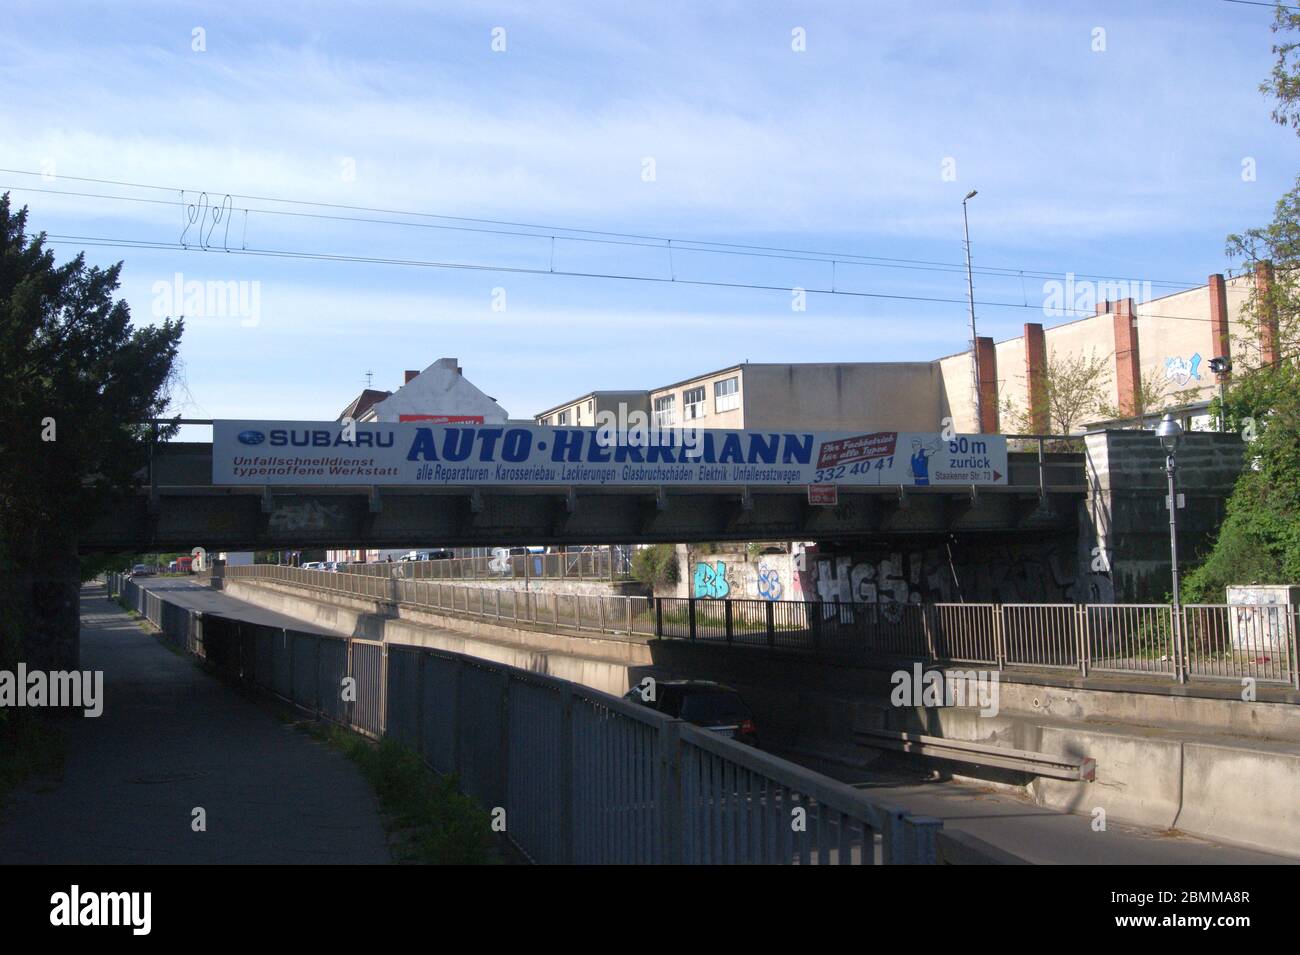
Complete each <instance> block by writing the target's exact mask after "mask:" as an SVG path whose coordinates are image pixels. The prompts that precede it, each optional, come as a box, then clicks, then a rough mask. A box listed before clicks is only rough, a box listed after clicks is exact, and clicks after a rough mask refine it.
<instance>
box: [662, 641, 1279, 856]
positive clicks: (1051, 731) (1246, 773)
mask: <svg viewBox="0 0 1300 955" xmlns="http://www.w3.org/2000/svg"><path fill="white" fill-rule="evenodd" d="M651 649H652V651H653V654H654V658H655V663H656V666H657V667H658V668H659V669H660V670H661V671H662V672H667V673H670V674H672V675H673V676H677V677H708V678H710V679H716V680H720V681H722V682H725V683H728V684H730V685H732V686H735V687H736V688H737V689H739V690H740V691H741V693H743V694H744V696H745V698H746V700H747V701H748V702H749V704H750V706H751V707H752V708H753V710H754V714H755V719H756V720H757V721H758V723H759V726H760V727H762V728H763V731H764V736H765V737H766V738H768V739H771V740H773V741H774V742H778V743H779V744H780V745H783V746H788V747H790V748H792V749H796V750H806V751H810V752H816V753H819V754H824V755H827V756H831V757H835V758H838V759H841V760H844V761H850V762H855V763H857V764H859V765H866V764H868V763H870V762H871V761H873V760H875V759H878V758H879V757H880V755H881V752H882V751H880V750H874V749H870V748H866V747H862V746H859V745H857V743H856V742H855V740H854V735H853V730H855V729H861V728H875V729H880V728H886V729H896V730H904V731H912V732H917V733H924V734H925V735H928V736H939V737H944V738H947V739H957V740H969V741H978V742H985V743H989V744H992V745H997V746H1002V747H1006V748H1010V749H1023V750H1029V751H1031V752H1041V753H1047V754H1051V755H1062V756H1064V755H1068V756H1090V757H1092V758H1093V759H1095V760H1096V761H1097V778H1096V780H1095V781H1093V782H1070V781H1067V780H1055V779H1044V778H1037V779H1033V780H1028V779H1027V778H1026V777H1025V776H1023V775H1022V774H1010V773H1007V772H1005V771H992V772H987V773H986V772H984V771H982V770H980V769H978V768H977V767H974V766H971V765H968V764H964V763H956V762H947V761H943V762H940V761H935V762H934V763H933V764H932V765H935V766H941V767H942V768H943V769H944V770H945V771H947V772H951V773H954V774H957V775H963V776H976V775H978V776H979V778H983V779H988V780H992V781H995V782H1000V783H1008V782H1009V783H1012V784H1015V785H1018V786H1021V787H1023V790H1024V791H1025V792H1026V793H1027V794H1028V795H1030V796H1031V797H1032V798H1033V799H1034V801H1035V802H1036V803H1038V804H1039V805H1042V806H1045V807H1048V808H1051V809H1056V810H1061V811H1066V812H1075V813H1080V814H1083V815H1091V814H1092V813H1093V811H1094V810H1095V809H1097V808H1101V809H1104V810H1105V813H1106V818H1107V820H1108V821H1113V822H1119V823H1128V824H1132V825H1139V826H1147V827H1152V828H1157V829H1166V828H1177V829H1179V830H1182V831H1185V832H1188V833H1192V834H1195V835H1201V836H1205V837H1207V838H1212V839H1220V840H1224V841H1226V842H1233V843H1238V844H1241V845H1245V846H1251V847H1254V848H1259V849H1263V850H1266V851H1269V852H1275V853H1276V852H1289V853H1292V854H1296V855H1300V800H1298V799H1297V798H1296V796H1297V794H1300V708H1298V707H1297V706H1296V705H1295V704H1293V703H1268V702H1256V703H1243V702H1242V701H1241V700H1239V699H1237V698H1235V697H1233V696H1231V695H1228V692H1227V690H1226V689H1225V690H1224V693H1223V696H1222V697H1215V696H1212V695H1205V696H1192V695H1190V693H1191V692H1192V691H1191V690H1190V688H1187V687H1182V688H1177V689H1174V688H1171V692H1170V693H1169V694H1162V693H1153V692H1152V693H1139V692H1130V691H1111V690H1097V689H1086V688H1080V687H1073V686H1044V685H1041V684H1031V683H1023V682H1015V681H1014V679H1008V678H1005V677H1004V678H1003V679H1001V680H1000V682H999V685H998V688H999V704H1000V708H999V711H998V713H997V714H996V715H994V716H987V717H986V716H981V715H980V712H979V711H978V710H976V709H974V708H958V707H936V708H924V707H905V708H897V707H894V706H892V705H891V704H890V701H889V693H890V690H891V688H892V686H891V683H890V675H891V673H892V669H883V668H871V667H865V666H862V665H860V664H859V665H856V666H855V665H853V664H851V663H847V662H839V663H828V662H825V661H822V662H819V661H816V660H812V659H809V658H807V657H802V656H797V655H794V654H779V653H769V652H766V651H758V652H752V653H751V652H744V651H741V652H738V651H736V650H734V649H728V648H725V647H714V646H707V645H698V644H697V645H691V644H689V643H687V642H684V641H655V642H654V643H652V644H651ZM900 668H905V667H900ZM961 669H969V668H967V667H961ZM1214 689H1215V690H1217V689H1218V688H1214ZM1206 692H1207V693H1211V692H1213V691H1206ZM1225 697H1226V698H1225ZM1216 734H1221V735H1216ZM1234 736H1236V737H1240V740H1239V741H1238V740H1234V739H1232V738H1231V737H1234Z"/></svg>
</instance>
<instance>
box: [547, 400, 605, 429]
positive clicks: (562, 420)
mask: <svg viewBox="0 0 1300 955" xmlns="http://www.w3.org/2000/svg"><path fill="white" fill-rule="evenodd" d="M594 408H595V402H594V401H588V402H587V417H588V418H590V419H591V422H592V423H593V424H595V422H596V415H595V411H594V410H593V409H594ZM570 411H572V412H573V413H574V419H573V423H574V424H582V405H574V406H573V407H572V408H565V409H564V410H563V411H560V412H557V413H556V415H555V423H556V424H557V425H565V424H568V423H569V412H570ZM537 423H538V424H540V425H543V426H544V425H549V424H550V423H551V416H550V415H546V416H545V417H544V418H542V419H541V420H540V421H538V422H537Z"/></svg>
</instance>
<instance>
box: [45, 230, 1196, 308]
mask: <svg viewBox="0 0 1300 955" xmlns="http://www.w3.org/2000/svg"><path fill="white" fill-rule="evenodd" d="M46 238H47V240H49V241H50V243H51V244H53V245H72V244H76V245H81V246H92V247H103V248H124V249H148V250H157V251H167V252H210V253H214V254H225V255H251V256H256V257H266V258H280V259H300V260H306V261H324V262H348V263H355V264H364V265H395V266H404V267H416V268H433V269H454V270H462V271H472V272H504V273H511V274H522V275H558V276H563V277H567V278H582V279H609V280H617V281H628V282H657V283H663V284H667V285H691V286H700V287H708V288H730V289H750V290H755V291H767V292H794V291H796V289H801V290H802V291H804V292H807V293H812V294H817V295H842V296H847V297H851V298H869V299H890V300H895V301H905V302H927V303H937V304H953V305H966V304H968V303H967V301H966V299H960V298H944V297H941V296H928V295H900V294H897V293H887V292H855V291H848V290H845V289H839V288H805V287H802V286H788V285H760V284H756V283H749V282H720V281H710V280H705V279H682V278H673V277H665V276H657V275H630V274H626V273H612V272H576V271H566V270H560V269H543V268H529V267H527V266H512V265H494V264H473V263H464V262H439V261H433V260H426V259H400V258H394V257H390V256H363V255H349V254H344V253H335V252H307V251H303V250H291V249H258V248H237V249H236V248H224V247H223V248H216V247H205V246H187V245H182V244H180V243H175V242H157V241H154V240H148V239H123V238H112V237H107V236H80V235H61V234H48V235H47V236H46ZM975 304H976V305H980V306H984V307H988V308H1024V309H1033V310H1035V311H1042V310H1043V307H1042V306H1038V305H1029V304H1021V303H1020V302H993V301H977V302H976V303H975ZM1056 311H1057V312H1059V314H1061V315H1067V314H1073V315H1078V316H1085V317H1092V316H1094V315H1095V314H1096V313H1095V312H1089V311H1087V310H1084V309H1076V308H1067V307H1062V308H1060V309H1058V310H1056ZM1149 317H1153V318H1167V319H1172V320H1177V321H1191V322H1210V321H1211V319H1208V318H1201V317H1199V316H1192V315H1158V316H1149Z"/></svg>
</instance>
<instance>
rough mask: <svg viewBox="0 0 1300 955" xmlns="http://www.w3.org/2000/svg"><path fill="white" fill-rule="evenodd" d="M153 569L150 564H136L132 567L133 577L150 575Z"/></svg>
mask: <svg viewBox="0 0 1300 955" xmlns="http://www.w3.org/2000/svg"><path fill="white" fill-rule="evenodd" d="M151 573H153V571H151V570H150V569H149V565H148V564H136V565H135V566H134V567H132V568H131V576H132V577H148V576H149V575H150V574H151Z"/></svg>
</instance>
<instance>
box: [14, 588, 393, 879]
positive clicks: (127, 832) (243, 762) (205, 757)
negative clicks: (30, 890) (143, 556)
mask: <svg viewBox="0 0 1300 955" xmlns="http://www.w3.org/2000/svg"><path fill="white" fill-rule="evenodd" d="M81 668H82V669H83V670H102V671H103V672H104V711H103V714H102V715H101V716H99V717H98V718H94V719H90V718H84V717H74V718H69V719H68V720H66V722H65V723H64V725H65V726H66V727H67V732H68V749H67V762H66V765H65V768H64V774H63V779H62V780H61V781H60V782H59V783H58V784H57V785H53V786H52V787H51V786H50V784H49V783H48V782H40V781H37V782H36V783H35V784H34V785H33V784H31V783H29V784H28V785H27V786H25V787H23V788H21V789H20V790H19V791H18V792H16V793H14V794H13V797H12V799H11V800H10V802H9V804H8V806H7V807H6V808H5V809H4V810H3V812H2V814H0V863H6V864H12V863H65V864H100V863H173V864H176V863H199V864H211V863H242V864H249V863H300V864H312V865H318V864H329V863H386V862H388V861H389V853H388V849H387V845H386V840H385V836H384V831H383V827H382V825H381V824H380V820H379V812H378V805H377V802H376V799H375V797H374V794H373V793H372V791H371V789H370V787H369V785H368V784H367V783H366V781H365V780H364V779H363V778H362V776H361V774H360V773H359V772H358V771H357V770H356V768H355V767H354V766H353V765H352V764H351V763H350V762H349V761H348V760H347V759H346V757H344V756H342V755H341V754H339V753H337V752H335V751H334V750H332V749H330V748H329V747H327V746H326V745H325V744H323V743H320V742H317V741H316V740H314V739H312V738H311V737H309V736H307V735H306V734H303V733H301V732H298V731H297V730H294V729H293V728H292V727H290V726H288V725H287V724H284V723H282V722H280V721H279V720H278V719H277V718H276V717H275V715H274V714H273V713H272V712H271V711H270V710H269V709H267V708H266V707H264V706H261V705H258V704H257V703H254V702H252V701H250V700H247V699H245V698H244V697H242V696H240V695H239V693H237V692H236V691H235V690H233V689H231V688H229V687H227V686H225V685H224V684H222V683H220V682H219V681H217V680H216V679H214V678H213V677H211V676H209V675H208V674H206V673H204V672H203V671H201V670H200V669H198V668H197V667H195V666H194V665H193V664H192V663H191V662H190V661H189V660H187V659H185V658H184V657H181V656H178V655H177V654H174V653H172V652H171V651H170V650H168V649H166V648H165V647H164V646H163V645H162V644H161V643H160V642H159V641H158V640H157V639H156V638H155V637H153V636H152V635H150V634H147V633H145V632H144V631H143V630H141V629H140V627H139V626H137V625H136V623H135V622H133V621H132V620H131V618H130V617H128V615H127V614H126V612H125V611H124V610H122V609H121V608H120V607H118V606H117V604H115V603H112V602H111V601H109V600H108V599H107V597H106V596H105V592H104V588H103V587H102V586H98V585H87V586H86V587H83V588H82V592H81ZM196 807H202V808H203V809H204V810H205V811H206V814H207V831H206V832H194V831H193V830H192V829H191V822H192V820H193V818H194V817H193V814H192V813H193V810H194V809H195V808H196Z"/></svg>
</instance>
